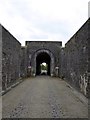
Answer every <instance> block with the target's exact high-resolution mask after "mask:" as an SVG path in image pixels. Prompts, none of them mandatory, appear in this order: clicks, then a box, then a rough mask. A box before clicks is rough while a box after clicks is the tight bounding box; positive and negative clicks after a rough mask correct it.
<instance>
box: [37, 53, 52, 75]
mask: <svg viewBox="0 0 90 120" xmlns="http://www.w3.org/2000/svg"><path fill="white" fill-rule="evenodd" d="M50 62H51V58H50V56H49V54H48V53H46V52H41V53H39V55H37V57H36V75H50Z"/></svg>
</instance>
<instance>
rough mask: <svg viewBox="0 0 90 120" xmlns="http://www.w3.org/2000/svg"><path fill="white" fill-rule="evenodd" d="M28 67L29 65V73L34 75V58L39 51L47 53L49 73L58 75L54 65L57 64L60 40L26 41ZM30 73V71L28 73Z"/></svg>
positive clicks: (56, 65)
mask: <svg viewBox="0 0 90 120" xmlns="http://www.w3.org/2000/svg"><path fill="white" fill-rule="evenodd" d="M26 46H27V47H26V48H27V61H28V68H29V66H30V67H31V75H36V64H37V63H36V58H37V57H38V55H39V54H40V53H47V54H48V55H49V56H50V59H51V60H50V61H51V62H50V75H51V76H58V73H57V71H56V69H55V68H56V67H58V66H59V52H60V51H61V46H62V42H54V41H53V42H50V41H48V42H47V41H34V42H33V41H32V42H31V41H26ZM29 74H30V73H29Z"/></svg>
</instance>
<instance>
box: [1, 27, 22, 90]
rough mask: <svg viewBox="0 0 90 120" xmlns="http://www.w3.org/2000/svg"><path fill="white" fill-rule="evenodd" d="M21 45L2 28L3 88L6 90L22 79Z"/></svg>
mask: <svg viewBox="0 0 90 120" xmlns="http://www.w3.org/2000/svg"><path fill="white" fill-rule="evenodd" d="M20 50H21V44H20V43H19V42H18V41H17V40H16V39H15V38H14V37H13V36H12V35H11V34H10V33H9V32H8V31H7V30H6V29H5V28H4V27H2V56H3V58H2V87H3V90H5V89H6V88H7V87H9V86H10V85H11V84H12V83H14V82H15V81H16V80H17V79H18V78H19V77H20Z"/></svg>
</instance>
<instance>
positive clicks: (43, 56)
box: [31, 49, 55, 76]
mask: <svg viewBox="0 0 90 120" xmlns="http://www.w3.org/2000/svg"><path fill="white" fill-rule="evenodd" d="M43 62H44V63H45V64H46V65H47V67H48V68H47V75H50V76H54V68H55V60H54V55H53V53H52V52H51V51H49V50H47V49H40V50H38V51H36V52H35V53H34V54H33V55H32V56H31V76H36V75H39V74H40V73H41V69H40V65H41V64H42V63H43Z"/></svg>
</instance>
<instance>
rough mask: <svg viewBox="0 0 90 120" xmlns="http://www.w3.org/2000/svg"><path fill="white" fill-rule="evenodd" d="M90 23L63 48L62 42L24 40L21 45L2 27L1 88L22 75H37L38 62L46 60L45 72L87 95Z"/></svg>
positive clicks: (89, 68) (89, 71) (89, 21)
mask: <svg viewBox="0 0 90 120" xmlns="http://www.w3.org/2000/svg"><path fill="white" fill-rule="evenodd" d="M89 24H90V19H88V20H87V21H86V22H85V24H84V25H83V26H82V27H81V28H80V29H79V30H78V31H77V32H76V33H75V34H74V35H73V36H72V38H71V39H70V40H69V41H68V42H67V43H66V44H65V47H62V42H61V41H26V43H25V46H23V47H22V46H21V44H20V43H19V42H18V41H17V39H16V38H15V37H14V36H12V35H11V33H9V31H7V30H6V29H5V28H4V27H3V26H1V27H2V29H0V33H2V43H1V44H2V57H3V58H2V87H3V90H5V89H6V88H7V87H9V86H11V85H12V84H13V83H14V82H16V80H17V79H19V78H21V77H27V76H36V75H38V74H39V73H40V72H39V67H38V65H40V64H41V63H42V62H46V63H47V64H48V66H49V69H48V75H50V76H56V77H61V78H64V79H66V80H68V81H69V82H70V83H71V84H72V85H73V86H74V87H76V88H78V89H79V90H80V91H81V92H82V93H83V94H84V95H86V96H87V94H88V93H89V92H88V91H89V83H90V82H89V79H90V25H89ZM0 36H1V34H0ZM0 47H1V46H0Z"/></svg>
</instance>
